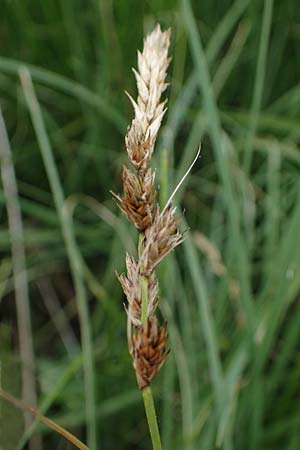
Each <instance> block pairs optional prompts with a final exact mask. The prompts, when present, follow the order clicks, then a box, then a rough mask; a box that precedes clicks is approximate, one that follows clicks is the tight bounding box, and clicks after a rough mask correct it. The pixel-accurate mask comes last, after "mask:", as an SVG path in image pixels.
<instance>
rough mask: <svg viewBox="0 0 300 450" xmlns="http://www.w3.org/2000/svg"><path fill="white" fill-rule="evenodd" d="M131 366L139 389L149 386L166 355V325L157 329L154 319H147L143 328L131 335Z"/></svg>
mask: <svg viewBox="0 0 300 450" xmlns="http://www.w3.org/2000/svg"><path fill="white" fill-rule="evenodd" d="M132 344H133V347H132V356H133V366H134V369H135V372H136V377H137V382H138V385H139V387H140V389H144V388H145V387H147V386H149V384H150V383H151V380H152V379H153V378H154V376H155V375H156V374H157V372H158V371H159V369H160V368H161V367H162V365H163V363H164V362H165V359H166V357H167V355H168V352H169V350H168V348H167V344H168V336H167V330H166V324H164V325H163V326H161V327H159V326H158V323H157V319H156V317H152V318H151V319H148V322H147V325H146V327H145V328H142V329H141V330H140V331H139V332H138V333H135V334H134V335H133V339H132Z"/></svg>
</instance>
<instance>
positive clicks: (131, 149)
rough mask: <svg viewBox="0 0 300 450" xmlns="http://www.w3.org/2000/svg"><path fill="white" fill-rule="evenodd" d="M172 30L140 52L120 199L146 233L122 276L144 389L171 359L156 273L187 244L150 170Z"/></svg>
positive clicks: (148, 42) (152, 35)
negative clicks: (144, 287) (144, 295)
mask: <svg viewBox="0 0 300 450" xmlns="http://www.w3.org/2000/svg"><path fill="white" fill-rule="evenodd" d="M169 45H170V30H167V31H164V32H162V31H161V29H160V26H159V25H158V26H157V27H156V28H155V29H154V30H153V32H152V33H150V34H149V35H148V36H147V37H146V39H145V41H144V49H143V52H142V53H140V52H138V71H136V70H134V69H133V71H134V74H135V77H136V81H137V88H138V98H137V101H135V100H133V98H132V97H131V96H130V95H129V94H127V95H128V97H129V98H130V101H131V103H132V105H133V107H134V112H135V117H134V119H133V120H132V123H131V126H130V128H129V130H128V133H127V135H126V137H125V145H126V150H127V154H128V157H129V160H130V162H131V164H132V166H133V167H134V169H135V171H136V172H135V173H134V172H132V171H131V170H130V169H128V168H127V167H126V166H124V168H123V173H122V183H123V196H120V195H118V194H114V193H113V195H114V198H115V200H116V203H117V205H118V206H119V208H120V209H121V211H122V213H123V214H124V215H125V217H126V218H127V219H128V220H129V222H130V223H132V224H133V225H134V226H135V227H136V228H137V230H138V231H139V233H140V249H139V261H138V262H137V261H135V259H134V258H133V257H132V256H130V255H127V256H126V269H127V275H124V274H122V275H118V278H119V281H120V283H121V286H122V289H123V291H124V294H125V296H126V298H127V302H128V305H127V306H126V311H127V320H128V328H129V329H130V330H132V329H133V333H132V332H131V331H130V333H128V339H129V348H130V351H131V354H132V357H133V366H134V369H135V372H136V377H137V381H138V385H139V387H140V388H141V389H144V388H145V387H147V386H148V385H149V384H150V382H151V380H152V379H153V377H154V376H155V375H156V373H157V372H158V371H159V369H160V368H161V366H162V365H163V363H164V361H165V359H166V356H167V354H168V349H167V347H168V344H167V341H168V338H167V331H166V324H164V325H162V326H159V325H158V321H157V318H156V316H155V311H156V308H157V305H158V282H157V278H156V275H155V268H156V266H157V264H159V263H160V262H161V260H162V259H163V258H164V257H165V256H166V255H167V254H168V253H170V252H171V251H172V250H173V249H174V248H175V247H177V245H179V244H180V243H181V242H182V240H183V233H181V232H180V231H178V225H179V222H180V218H179V219H178V218H175V208H173V207H172V206H171V205H169V206H167V207H165V208H164V209H163V210H162V211H160V208H159V205H158V203H157V201H156V200H157V189H156V188H155V187H154V184H155V171H152V170H151V168H150V167H149V166H150V163H151V158H152V153H153V150H154V146H155V142H156V138H157V134H158V131H159V128H160V125H161V122H162V119H163V116H164V114H165V111H166V108H165V104H166V101H161V96H162V94H163V92H164V91H165V90H166V88H167V86H168V85H167V83H166V82H165V79H166V75H167V68H168V66H169V63H170V58H168V49H169ZM142 280H143V281H144V282H145V280H146V283H147V297H148V299H147V320H146V325H145V326H143V324H142V319H141V312H142V286H141V285H142Z"/></svg>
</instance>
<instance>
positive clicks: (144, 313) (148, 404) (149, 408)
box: [138, 233, 162, 450]
mask: <svg viewBox="0 0 300 450" xmlns="http://www.w3.org/2000/svg"><path fill="white" fill-rule="evenodd" d="M143 238H144V235H143V234H142V233H141V234H140V236H139V245H138V254H139V257H140V256H141V254H142V249H143V247H142V243H143ZM141 296H142V305H141V309H142V310H141V322H142V325H143V327H145V326H146V325H147V319H148V278H147V277H146V276H144V275H141ZM142 395H143V400H144V405H145V411H146V416H147V421H148V427H149V431H150V436H151V441H152V447H153V450H162V445H161V440H160V433H159V428H158V423H157V418H156V412H155V405H154V400H153V395H152V390H151V387H150V386H147V387H145V388H144V389H143V390H142Z"/></svg>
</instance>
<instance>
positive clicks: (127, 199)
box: [113, 166, 157, 231]
mask: <svg viewBox="0 0 300 450" xmlns="http://www.w3.org/2000/svg"><path fill="white" fill-rule="evenodd" d="M154 180H155V172H152V171H151V169H148V170H147V171H146V172H145V173H144V174H134V173H132V172H131V171H130V170H129V169H128V168H127V167H126V166H124V167H123V174H122V181H123V190H124V196H123V197H120V196H119V195H117V194H114V193H113V196H114V197H115V199H116V201H117V205H118V206H119V208H120V209H121V211H122V212H123V214H124V215H125V216H126V217H127V219H128V220H129V222H131V223H132V224H133V225H134V226H135V227H136V228H137V229H138V230H139V231H144V230H145V229H146V228H148V227H149V226H150V225H151V223H152V222H153V220H154V214H155V211H156V206H155V200H156V197H157V190H153V185H154Z"/></svg>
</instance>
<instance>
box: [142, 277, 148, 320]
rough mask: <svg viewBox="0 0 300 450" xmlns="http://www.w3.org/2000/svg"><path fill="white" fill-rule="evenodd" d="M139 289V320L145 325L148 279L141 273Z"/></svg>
mask: <svg viewBox="0 0 300 450" xmlns="http://www.w3.org/2000/svg"><path fill="white" fill-rule="evenodd" d="M141 290H142V311H141V321H142V325H143V327H145V326H146V325H147V309H148V279H147V277H145V276H144V275H141Z"/></svg>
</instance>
